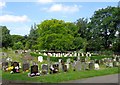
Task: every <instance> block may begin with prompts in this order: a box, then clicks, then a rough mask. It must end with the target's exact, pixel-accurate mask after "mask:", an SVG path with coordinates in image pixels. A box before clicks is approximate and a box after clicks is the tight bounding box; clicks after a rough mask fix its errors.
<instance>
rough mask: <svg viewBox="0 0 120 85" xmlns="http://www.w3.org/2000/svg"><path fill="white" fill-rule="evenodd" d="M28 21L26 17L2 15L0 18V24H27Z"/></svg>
mask: <svg viewBox="0 0 120 85" xmlns="http://www.w3.org/2000/svg"><path fill="white" fill-rule="evenodd" d="M27 21H29V19H28V17H27V16H26V15H23V16H15V15H2V16H0V22H27Z"/></svg>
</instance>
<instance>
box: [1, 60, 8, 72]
mask: <svg viewBox="0 0 120 85" xmlns="http://www.w3.org/2000/svg"><path fill="white" fill-rule="evenodd" d="M7 67H8V62H2V69H3V70H4V71H6V68H7Z"/></svg>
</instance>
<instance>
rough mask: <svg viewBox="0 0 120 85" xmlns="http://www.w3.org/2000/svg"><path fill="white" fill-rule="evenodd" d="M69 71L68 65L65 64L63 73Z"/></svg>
mask: <svg viewBox="0 0 120 85" xmlns="http://www.w3.org/2000/svg"><path fill="white" fill-rule="evenodd" d="M67 70H68V69H67V65H65V64H64V65H63V71H64V72H67Z"/></svg>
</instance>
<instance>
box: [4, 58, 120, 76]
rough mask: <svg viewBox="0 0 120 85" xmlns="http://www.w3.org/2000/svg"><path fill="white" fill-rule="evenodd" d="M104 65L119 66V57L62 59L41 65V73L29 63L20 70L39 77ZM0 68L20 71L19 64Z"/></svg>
mask: <svg viewBox="0 0 120 85" xmlns="http://www.w3.org/2000/svg"><path fill="white" fill-rule="evenodd" d="M101 64H104V65H106V67H118V66H119V65H120V57H115V58H104V59H102V60H90V61H87V59H79V58H77V60H74V61H73V62H71V60H70V58H69V59H67V61H66V62H64V61H63V60H62V59H59V61H58V62H56V63H54V64H51V65H50V66H48V64H42V65H41V69H42V70H41V71H39V69H38V67H39V66H38V65H37V64H33V65H32V66H31V68H30V64H29V63H23V65H22V69H23V71H27V70H29V69H30V73H29V74H28V76H40V75H44V74H48V72H49V71H48V70H50V74H53V73H59V72H61V71H63V72H67V71H68V70H69V69H70V68H71V69H72V70H73V71H80V70H93V69H95V70H99V69H100V65H101ZM2 67H3V70H4V71H11V72H10V73H19V72H20V71H19V70H20V69H21V64H20V63H18V62H11V66H10V67H8V62H3V63H2Z"/></svg>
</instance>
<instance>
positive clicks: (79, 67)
mask: <svg viewBox="0 0 120 85" xmlns="http://www.w3.org/2000/svg"><path fill="white" fill-rule="evenodd" d="M75 70H76V71H80V70H81V62H80V61H76V64H75Z"/></svg>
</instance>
